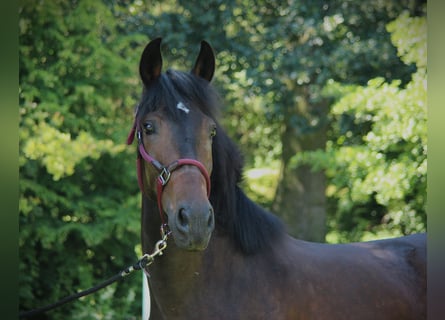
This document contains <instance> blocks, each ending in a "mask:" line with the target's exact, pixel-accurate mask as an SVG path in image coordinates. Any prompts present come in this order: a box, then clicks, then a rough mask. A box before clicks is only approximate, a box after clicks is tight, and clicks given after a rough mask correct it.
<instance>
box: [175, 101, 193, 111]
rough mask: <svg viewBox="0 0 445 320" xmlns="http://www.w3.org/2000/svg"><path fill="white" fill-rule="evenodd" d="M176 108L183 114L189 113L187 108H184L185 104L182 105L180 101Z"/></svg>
mask: <svg viewBox="0 0 445 320" xmlns="http://www.w3.org/2000/svg"><path fill="white" fill-rule="evenodd" d="M176 108H178V109H179V110H181V111H184V112H185V113H189V112H190V109H189V108H187V107H186V106H185V104H183V103H182V102H181V101H179V102H178V104H177V105H176Z"/></svg>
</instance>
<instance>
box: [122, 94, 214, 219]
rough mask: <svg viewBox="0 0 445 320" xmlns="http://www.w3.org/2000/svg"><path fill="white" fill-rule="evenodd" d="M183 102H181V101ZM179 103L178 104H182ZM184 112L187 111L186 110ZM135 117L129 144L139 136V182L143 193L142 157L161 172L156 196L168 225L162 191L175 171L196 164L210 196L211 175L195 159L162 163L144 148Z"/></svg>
mask: <svg viewBox="0 0 445 320" xmlns="http://www.w3.org/2000/svg"><path fill="white" fill-rule="evenodd" d="M180 103H181V102H180ZM180 103H178V105H179V104H180ZM182 105H183V104H182ZM183 107H184V108H186V110H188V111H190V110H189V109H188V108H187V107H185V106H184V105H183ZM178 109H179V107H178ZM184 112H186V111H185V110H184ZM186 113H188V112H186ZM136 121H137V120H136V119H135V121H134V124H133V127H132V128H131V130H130V133H129V134H128V137H127V145H131V144H132V143H133V141H134V137H135V136H136V137H137V140H138V151H139V152H138V156H137V159H136V167H137V176H138V184H139V189H140V190H141V192H142V193H144V183H143V177H142V159H144V160H145V161H146V162H148V163H151V165H152V166H153V167H154V168H155V169H156V171H157V172H158V173H159V175H158V177H157V179H156V194H157V195H156V196H157V202H158V209H159V214H160V217H161V221H162V225H163V226H166V225H167V224H166V223H165V222H164V210H163V208H162V192H163V190H164V187H165V186H166V185H167V183H168V182H169V181H170V177H171V174H172V172H173V171H175V170H177V169H179V168H180V167H182V166H185V165H191V166H195V167H197V168H198V169H199V171H200V172H201V174H202V175H203V177H204V179H205V181H206V187H207V197H209V196H210V176H209V173H208V172H207V169H206V168H205V166H204V165H203V164H202V163H201V162H199V161H198V160H195V159H188V158H183V159H178V160H176V161H173V162H172V163H170V164H169V165H167V166H164V165H162V164H161V163H160V162H159V161H158V160H156V159H155V158H153V157H152V156H151V155H150V154H149V153H148V152H147V151H146V150H145V148H144V143H143V141H142V130H141V128H140V126H139V125H138V124H137V122H136Z"/></svg>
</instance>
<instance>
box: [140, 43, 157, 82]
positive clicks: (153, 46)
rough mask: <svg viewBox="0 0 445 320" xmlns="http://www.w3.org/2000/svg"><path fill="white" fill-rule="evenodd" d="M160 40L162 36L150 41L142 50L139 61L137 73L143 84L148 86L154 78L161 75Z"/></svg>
mask: <svg viewBox="0 0 445 320" xmlns="http://www.w3.org/2000/svg"><path fill="white" fill-rule="evenodd" d="M161 41H162V38H157V39H154V40H152V41H150V43H149V44H147V46H146V47H145V49H144V51H143V52H142V56H141V61H140V63H139V73H140V75H141V79H142V82H143V83H144V84H145V86H148V85H149V84H150V83H151V82H152V81H153V80H156V79H157V78H158V77H159V76H160V75H161V69H162V56H161Z"/></svg>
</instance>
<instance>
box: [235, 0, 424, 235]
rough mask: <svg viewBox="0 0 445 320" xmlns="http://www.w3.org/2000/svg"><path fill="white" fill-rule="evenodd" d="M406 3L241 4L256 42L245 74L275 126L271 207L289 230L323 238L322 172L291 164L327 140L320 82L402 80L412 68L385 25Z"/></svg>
mask: <svg viewBox="0 0 445 320" xmlns="http://www.w3.org/2000/svg"><path fill="white" fill-rule="evenodd" d="M245 5H246V7H247V6H248V5H247V4H245ZM405 8H409V9H410V10H411V11H412V12H414V13H416V14H421V13H422V9H421V7H420V6H419V4H418V3H416V2H412V1H403V2H398V3H394V2H372V3H370V2H354V1H334V2H332V1H312V2H310V3H308V2H304V1H295V2H292V4H290V5H288V4H283V3H279V2H273V1H267V0H266V1H261V3H260V4H258V5H257V6H255V7H254V8H249V9H246V10H245V14H244V17H246V19H252V20H250V21H251V22H250V23H251V25H253V26H255V27H253V31H254V32H255V35H254V36H252V37H251V38H250V41H251V46H252V47H255V48H256V56H250V57H249V58H248V61H249V63H250V65H251V66H255V67H254V68H250V69H249V70H248V71H247V77H248V79H253V85H254V86H256V87H257V88H260V92H261V93H262V94H264V96H265V97H266V100H265V102H267V104H266V105H265V110H266V113H267V114H268V118H269V119H273V121H274V122H275V123H278V124H279V127H280V136H279V142H280V145H281V146H282V151H281V159H280V162H281V164H282V169H281V177H280V182H279V183H278V190H277V192H276V196H275V201H274V204H273V206H272V209H273V211H274V212H276V213H277V214H279V215H281V216H282V217H283V218H284V220H285V221H286V222H287V225H288V226H289V231H290V232H291V234H293V235H294V236H297V237H299V238H304V239H308V240H315V241H324V236H325V231H326V230H325V229H326V228H325V224H326V199H325V189H326V180H325V179H326V178H325V175H324V173H323V172H320V171H318V172H315V171H314V170H312V168H311V165H308V164H304V165H303V164H302V165H300V166H299V167H295V166H292V165H291V159H292V157H293V156H294V155H295V154H296V153H299V152H302V151H308V150H324V148H325V145H326V142H327V138H328V130H329V110H330V105H331V103H332V101H330V100H329V99H326V98H325V97H324V96H322V95H321V92H322V89H323V87H324V86H325V85H326V84H327V83H328V81H329V80H330V79H334V80H337V81H340V82H345V83H357V84H363V83H366V81H367V80H369V79H370V78H373V77H375V76H378V75H383V77H384V78H385V79H387V80H392V79H397V78H399V79H402V81H403V83H406V82H407V81H408V80H409V77H410V74H411V73H412V71H413V69H412V68H411V67H407V66H406V65H404V64H403V63H402V62H401V61H400V59H399V58H398V57H397V55H396V49H395V47H394V46H393V45H392V44H391V42H390V39H389V33H388V32H387V31H386V29H385V25H386V23H388V22H389V21H391V20H393V19H395V18H396V17H397V16H398V15H399V14H400V12H401V11H402V10H403V9H405Z"/></svg>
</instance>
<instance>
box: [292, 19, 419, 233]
mask: <svg viewBox="0 0 445 320" xmlns="http://www.w3.org/2000/svg"><path fill="white" fill-rule="evenodd" d="M425 26H426V19H425V18H410V17H408V16H407V14H402V15H401V16H400V18H399V19H397V20H395V21H394V22H392V23H390V24H389V25H388V29H389V30H391V31H392V32H393V36H392V39H393V41H394V42H395V43H394V44H395V45H396V46H397V47H398V49H399V50H398V52H399V54H401V59H402V60H403V61H405V62H406V63H411V62H416V67H417V72H416V73H415V74H413V76H412V79H411V81H410V82H409V83H408V84H406V86H405V87H402V86H401V82H400V81H393V82H391V83H388V82H385V80H384V79H383V78H374V79H372V80H370V81H368V83H367V85H366V86H363V87H362V86H356V87H355V88H354V87H352V86H347V87H342V86H339V84H338V83H335V82H331V83H330V84H329V85H328V86H327V88H326V90H325V94H327V95H337V96H341V98H340V99H339V100H338V101H337V102H336V103H335V105H334V106H333V108H332V110H331V115H332V117H333V120H334V122H333V134H332V137H333V139H331V140H330V141H328V143H327V150H326V152H324V151H318V152H308V153H303V154H300V155H297V156H296V157H295V158H294V159H293V161H294V165H298V164H299V163H312V164H314V165H313V169H314V170H320V169H324V170H326V174H327V176H328V178H329V180H330V186H329V188H328V190H327V195H328V197H329V198H330V202H331V204H332V205H333V208H332V212H331V214H332V215H333V216H332V217H331V228H332V229H333V230H337V231H339V234H338V235H336V237H337V240H341V241H345V240H346V241H350V240H361V239H363V237H364V236H366V237H367V238H369V236H370V234H369V232H371V233H373V234H374V237H375V236H376V235H377V236H379V234H382V236H387V235H388V230H391V233H392V234H393V235H401V234H410V233H415V232H419V231H425V229H426V212H425V203H426V171H427V109H426V70H425V64H424V57H423V54H422V53H425V52H426V38H425V36H424V34H423V33H424V32H425ZM401 30H403V31H402V32H403V33H402V32H401ZM413 34H414V35H418V36H417V37H416V38H415V39H416V40H415V41H414V42H413V41H412V39H411V38H410V36H411V35H413ZM399 46H400V47H401V48H400V47H399ZM417 63H418V64H417ZM335 92H336V93H337V94H334V93H335ZM351 230H352V231H351ZM365 231H368V232H365Z"/></svg>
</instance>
